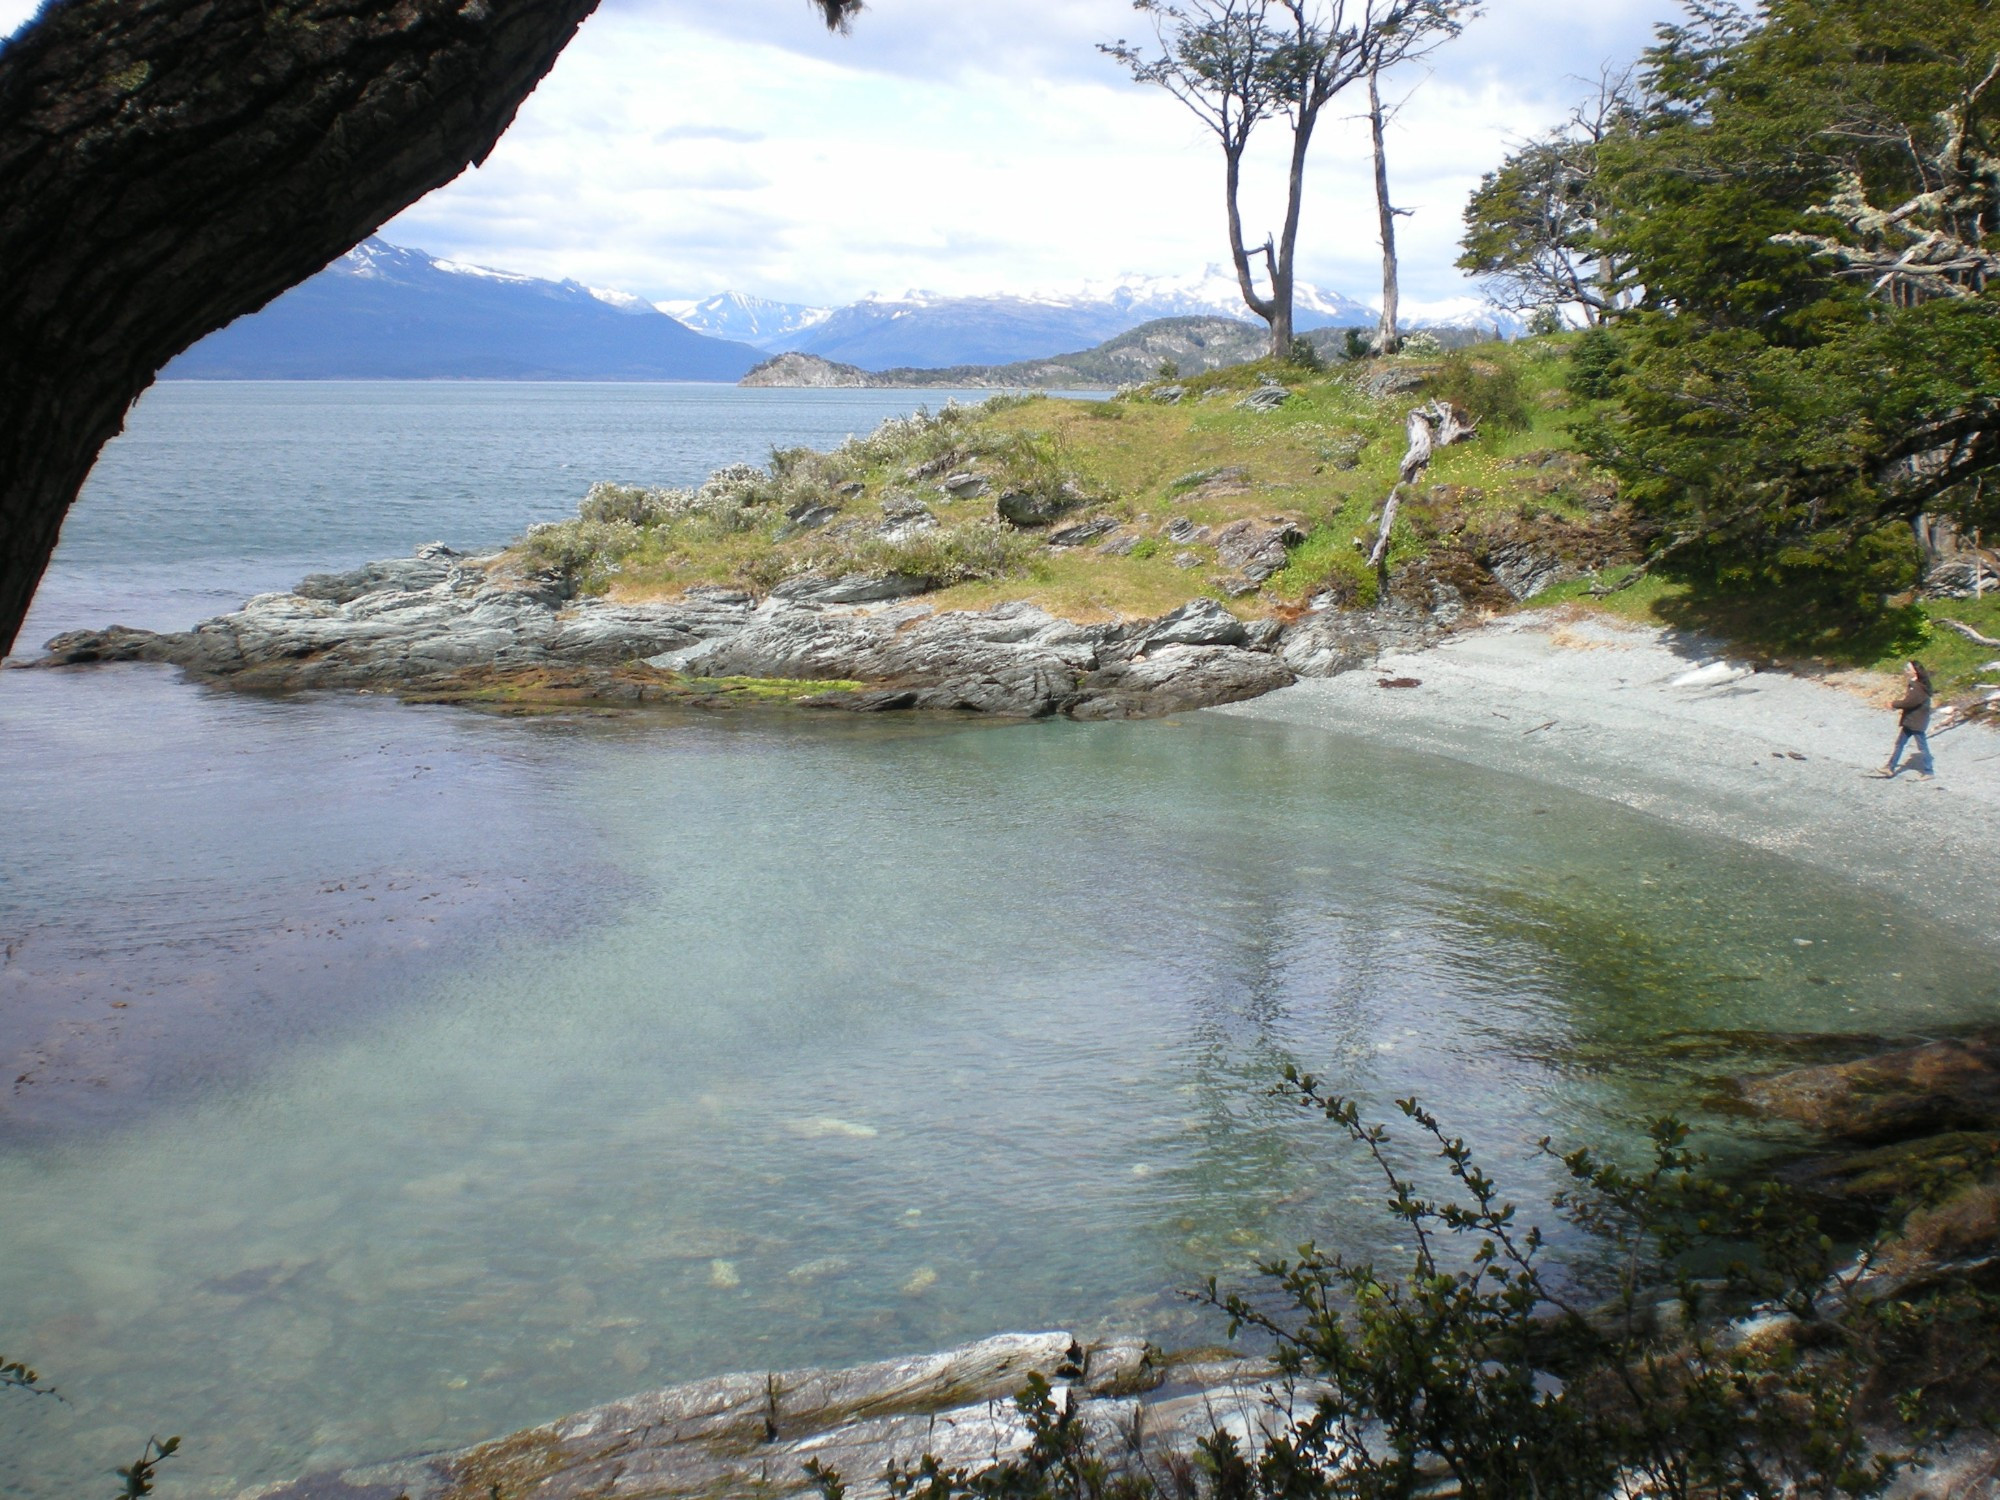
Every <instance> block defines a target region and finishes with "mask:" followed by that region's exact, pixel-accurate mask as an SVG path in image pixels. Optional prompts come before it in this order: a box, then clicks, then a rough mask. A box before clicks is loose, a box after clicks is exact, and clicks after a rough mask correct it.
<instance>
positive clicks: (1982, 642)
mask: <svg viewBox="0 0 2000 1500" xmlns="http://www.w3.org/2000/svg"><path fill="white" fill-rule="evenodd" d="M1931 618H1932V619H1933V620H1935V621H1936V622H1937V623H1938V624H1940V625H1942V626H1944V628H1945V629H1947V630H1956V631H1957V632H1958V633H1959V634H1960V635H1962V636H1964V637H1965V638H1966V639H1967V640H1968V641H1971V642H1972V643H1973V645H1975V646H2000V640H1995V639H1994V638H1993V637H1992V636H1990V635H1981V634H1980V633H1979V632H1978V631H1976V630H1974V629H1973V628H1972V627H1971V626H1970V625H1968V624H1966V623H1965V621H1963V620H1947V619H1945V618H1944V617H1943V616H1942V615H1933V616H1932V617H1931Z"/></svg>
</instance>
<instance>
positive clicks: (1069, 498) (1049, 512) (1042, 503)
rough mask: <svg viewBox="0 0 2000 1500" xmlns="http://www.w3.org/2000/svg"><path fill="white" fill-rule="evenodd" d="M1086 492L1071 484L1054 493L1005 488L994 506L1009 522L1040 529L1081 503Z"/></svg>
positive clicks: (1028, 528)
mask: <svg viewBox="0 0 2000 1500" xmlns="http://www.w3.org/2000/svg"><path fill="white" fill-rule="evenodd" d="M1081 504H1083V496H1082V495H1079V494H1078V493H1077V492H1076V491H1075V490H1074V489H1072V488H1071V487H1069V486H1068V485H1064V486H1063V487H1062V489H1060V490H1057V491H1056V492H1054V493H1053V494H1051V493H1048V492H1046V491H1030V490H1003V491H1002V492H1001V494H1000V498H999V499H998V500H996V501H995V502H994V506H993V508H994V510H995V512H996V513H998V515H999V517H1000V519H1001V520H1003V521H1005V522H1007V523H1008V524H1009V525H1010V526H1019V527H1022V528H1024V529H1027V530H1037V529H1039V528H1041V527H1043V526H1050V525H1053V524H1054V523H1055V522H1057V521H1059V520H1061V519H1062V518H1063V517H1064V516H1066V515H1068V514H1069V513H1070V512H1071V511H1073V510H1075V509H1076V508H1077V507H1078V506H1079V505H1081Z"/></svg>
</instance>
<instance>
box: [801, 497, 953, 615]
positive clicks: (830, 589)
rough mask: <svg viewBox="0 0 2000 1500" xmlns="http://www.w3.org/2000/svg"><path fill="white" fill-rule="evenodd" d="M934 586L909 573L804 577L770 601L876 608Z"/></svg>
mask: <svg viewBox="0 0 2000 1500" xmlns="http://www.w3.org/2000/svg"><path fill="white" fill-rule="evenodd" d="M927 514H928V513H927ZM935 586H936V585H935V584H934V583H933V582H932V580H930V579H928V578H912V577H911V576H910V575H909V574H907V573H844V574H842V575H841V576H840V577H838V578H828V577H826V576H825V575H824V574H822V573H801V574H800V575H799V576H798V577H796V578H787V579H786V580H785V581H784V582H783V583H781V584H779V585H778V586H777V587H776V588H774V589H772V590H771V597H772V598H774V599H788V600H790V601H791V602H792V603H794V604H874V603H878V602H880V601H881V600H884V599H907V598H908V597H909V596H910V595H912V594H922V593H927V592H928V591H929V590H930V589H932V588H934V587H935Z"/></svg>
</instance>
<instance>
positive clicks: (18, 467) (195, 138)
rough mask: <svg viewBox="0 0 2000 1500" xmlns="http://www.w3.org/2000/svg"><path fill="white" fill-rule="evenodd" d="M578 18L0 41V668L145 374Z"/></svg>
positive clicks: (69, 18)
mask: <svg viewBox="0 0 2000 1500" xmlns="http://www.w3.org/2000/svg"><path fill="white" fill-rule="evenodd" d="M596 5H597V0H398V3H396V4H386V3H372V0H371V3H364V4H355V3H353V0H286V3H283V4H275V3H272V0H51V3H50V4H48V5H47V6H45V7H44V8H43V10H42V11H41V13H40V14H39V15H38V16H37V17H36V18H35V20H34V21H32V22H30V23H29V24H28V26H27V27H26V28H25V29H23V30H22V31H21V32H19V33H18V34H16V35H15V36H14V37H13V38H12V39H11V40H9V41H7V42H6V43H5V44H4V45H0V184H5V187H4V190H0V653H4V652H6V651H7V650H9V649H10V648H11V647H12V646H13V643H14V637H15V635H16V634H17V633H18V632H19V630H20V626H21V620H22V617H23V616H24V615H25V614H26V613H27V609H28V602H29V600H30V599H31V598H32V597H33V595H34V591H35V586H36V584H37V583H38V582H39V581H40V579H41V575H42V570H43V569H44V568H45V567H47V565H48V560H49V555H50V554H51V553H52V552H53V551H54V550H55V545H56V537H57V535H58V533H59V532H60V531H61V528H62V522H63V517H64V516H65V515H66V514H67V513H68V511H69V507H70V505H71V503H72V502H73V501H74V500H75V498H76V494H77V491H78V490H79V489H80V488H81V487H82V485H83V481H84V477H85V476H86V475H87V474H88V473H89V472H90V468H91V465H92V464H94V463H95V462H96V460H97V454H98V451H99V450H100V449H101V448H102V447H103V446H104V444H105V443H106V442H107V441H109V440H110V439H111V438H112V437H113V436H114V435H116V433H117V432H118V430H119V428H120V427H121V426H122V425H123V423H124V420H125V413H126V411H127V409H128V408H129V407H130V406H131V404H132V402H133V400H134V399H136V398H137V396H138V395H139V393H140V392H141V391H143V390H144V389H145V388H146V387H147V386H148V385H149V384H151V382H152V379H153V376H154V374H155V373H156V372H157V371H158V370H159V368H160V366H162V365H164V364H165V363H166V362H167V361H168V360H169V359H171V358H173V356H174V355H176V354H178V353H180V351H181V350H183V349H185V348H187V347H188V345H190V344H192V343H193V342H194V341H195V340H196V339H199V338H200V337H202V336H203V335H204V334H207V333H210V332H212V331H214V330H215V329H217V328H220V327H222V325H223V324H225V323H227V322H229V321H230V320H231V319H233V318H236V317H238V316H240V315H241V314H243V313H247V312H252V311H255V310H256V309H257V308H259V307H262V306H263V305H264V304H265V303H266V302H268V301H270V300H271V299H272V298H273V297H275V296H277V295H278V294H279V293H280V292H282V291H284V290H285V289H286V288H287V287H290V286H293V285H295V284H296V283H298V282H300V281H303V280H304V279H305V278H306V277H308V276H310V275H312V274H313V273H314V272H315V271H318V270H319V269H320V268H321V267H323V266H325V265H326V264H327V263H328V262H329V261H331V260H333V259H334V258H335V257H336V256H338V255H341V254H343V253H344V252H345V251H347V250H349V249H351V248H352V247H353V246H354V245H356V244H358V243H359V242H360V241H361V240H362V239H364V238H365V237H366V236H368V235H369V234H372V233H373V232H374V231H375V230H376V229H377V228H379V227H380V226H381V225H382V224H383V223H384V222H385V221H387V220H388V219H389V218H391V217H392V216H393V215H395V214H396V213H398V212H400V211H401V210H402V209H404V208H406V207H407V206H408V205H410V204H411V203H413V202H415V201H416V200H417V199H418V198H420V197H422V196H423V195H424V194H425V193H427V192H429V191H430V190H431V189H432V188H435V187H438V186H440V185H441V184H443V183H446V182H449V181H450V180H451V179H452V178H454V177H456V176H457V175H458V174H459V173H460V172H461V171H463V170H464V169H465V167H466V166H467V165H468V164H470V163H473V162H477V161H481V160H483V159H484V158H485V156H486V154H487V152H489V151H490V150H492V148H493V143H494V142H495V141H496V140H498V139H499V136H500V133H501V132H502V131H503V130H505V129H506V128H507V126H508V125H509V124H510V123H511V122H512V120H513V118H514V112H515V111H516V110H517V109H518V108H519V107H520V105H521V101H522V100H523V99H525V98H526V97H527V96H528V94H529V92H530V91H531V90H533V88H534V87H535V85H536V84H537V83H538V82H540V81H541V79H542V76H543V75H544V74H545V73H547V72H548V70H549V68H550V67H551V66H552V65H553V64H554V62H555V60H556V56H557V54H559V53H560V52H561V51H562V49H563V47H564V46H566V45H567V44H568V42H569V39H570V38H571V37H572V36H573V35H575V33H576V29H577V27H578V26H580V25H581V24H582V23H583V21H584V18H585V17H587V16H588V15H589V14H590V13H591V11H592V10H594V9H595V8H596ZM816 5H817V8H818V9H819V10H820V11H821V12H822V13H823V14H824V16H825V17H826V19H827V21H828V22H829V24H833V25H838V24H840V23H841V22H842V21H844V20H845V18H846V17H847V15H848V14H849V13H850V12H852V11H853V10H856V9H858V8H859V6H858V3H857V0H816Z"/></svg>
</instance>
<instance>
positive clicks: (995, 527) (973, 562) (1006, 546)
mask: <svg viewBox="0 0 2000 1500" xmlns="http://www.w3.org/2000/svg"><path fill="white" fill-rule="evenodd" d="M1033 552H1034V543H1033V542H1032V541H1030V540H1029V539H1028V538H1027V537H1025V536H1023V535H1022V534H1021V533H1020V532H1018V531H1016V530H1014V528H1013V527H1011V526H1003V525H1001V524H1000V523H999V522H997V521H971V522H967V523H965V524H963V525H958V526H933V527H928V528H926V529H925V530H923V531H918V532H915V533H913V534H911V535H909V536H906V537H903V538H900V539H899V540H896V541H886V540H882V539H879V538H876V539H871V540H869V541H867V542H864V543H863V544H862V545H861V546H859V547H857V548H856V549H855V550H854V552H853V553H852V555H851V556H852V561H853V563H854V565H855V566H857V567H858V568H859V569H860V570H861V571H864V572H869V573H902V574H905V575H907V576H908V577H911V578H927V579H929V580H931V582H932V583H933V585H935V586H936V587H939V588H949V587H950V586H951V585H952V584H955V583H970V582H972V581H973V580H975V579H979V578H1000V577H1004V576H1005V575H1007V574H1009V573H1016V572H1019V571H1020V570H1021V569H1022V568H1023V567H1025V566H1026V564H1027V562H1028V559H1029V557H1030V556H1031V554H1032V553H1033Z"/></svg>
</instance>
